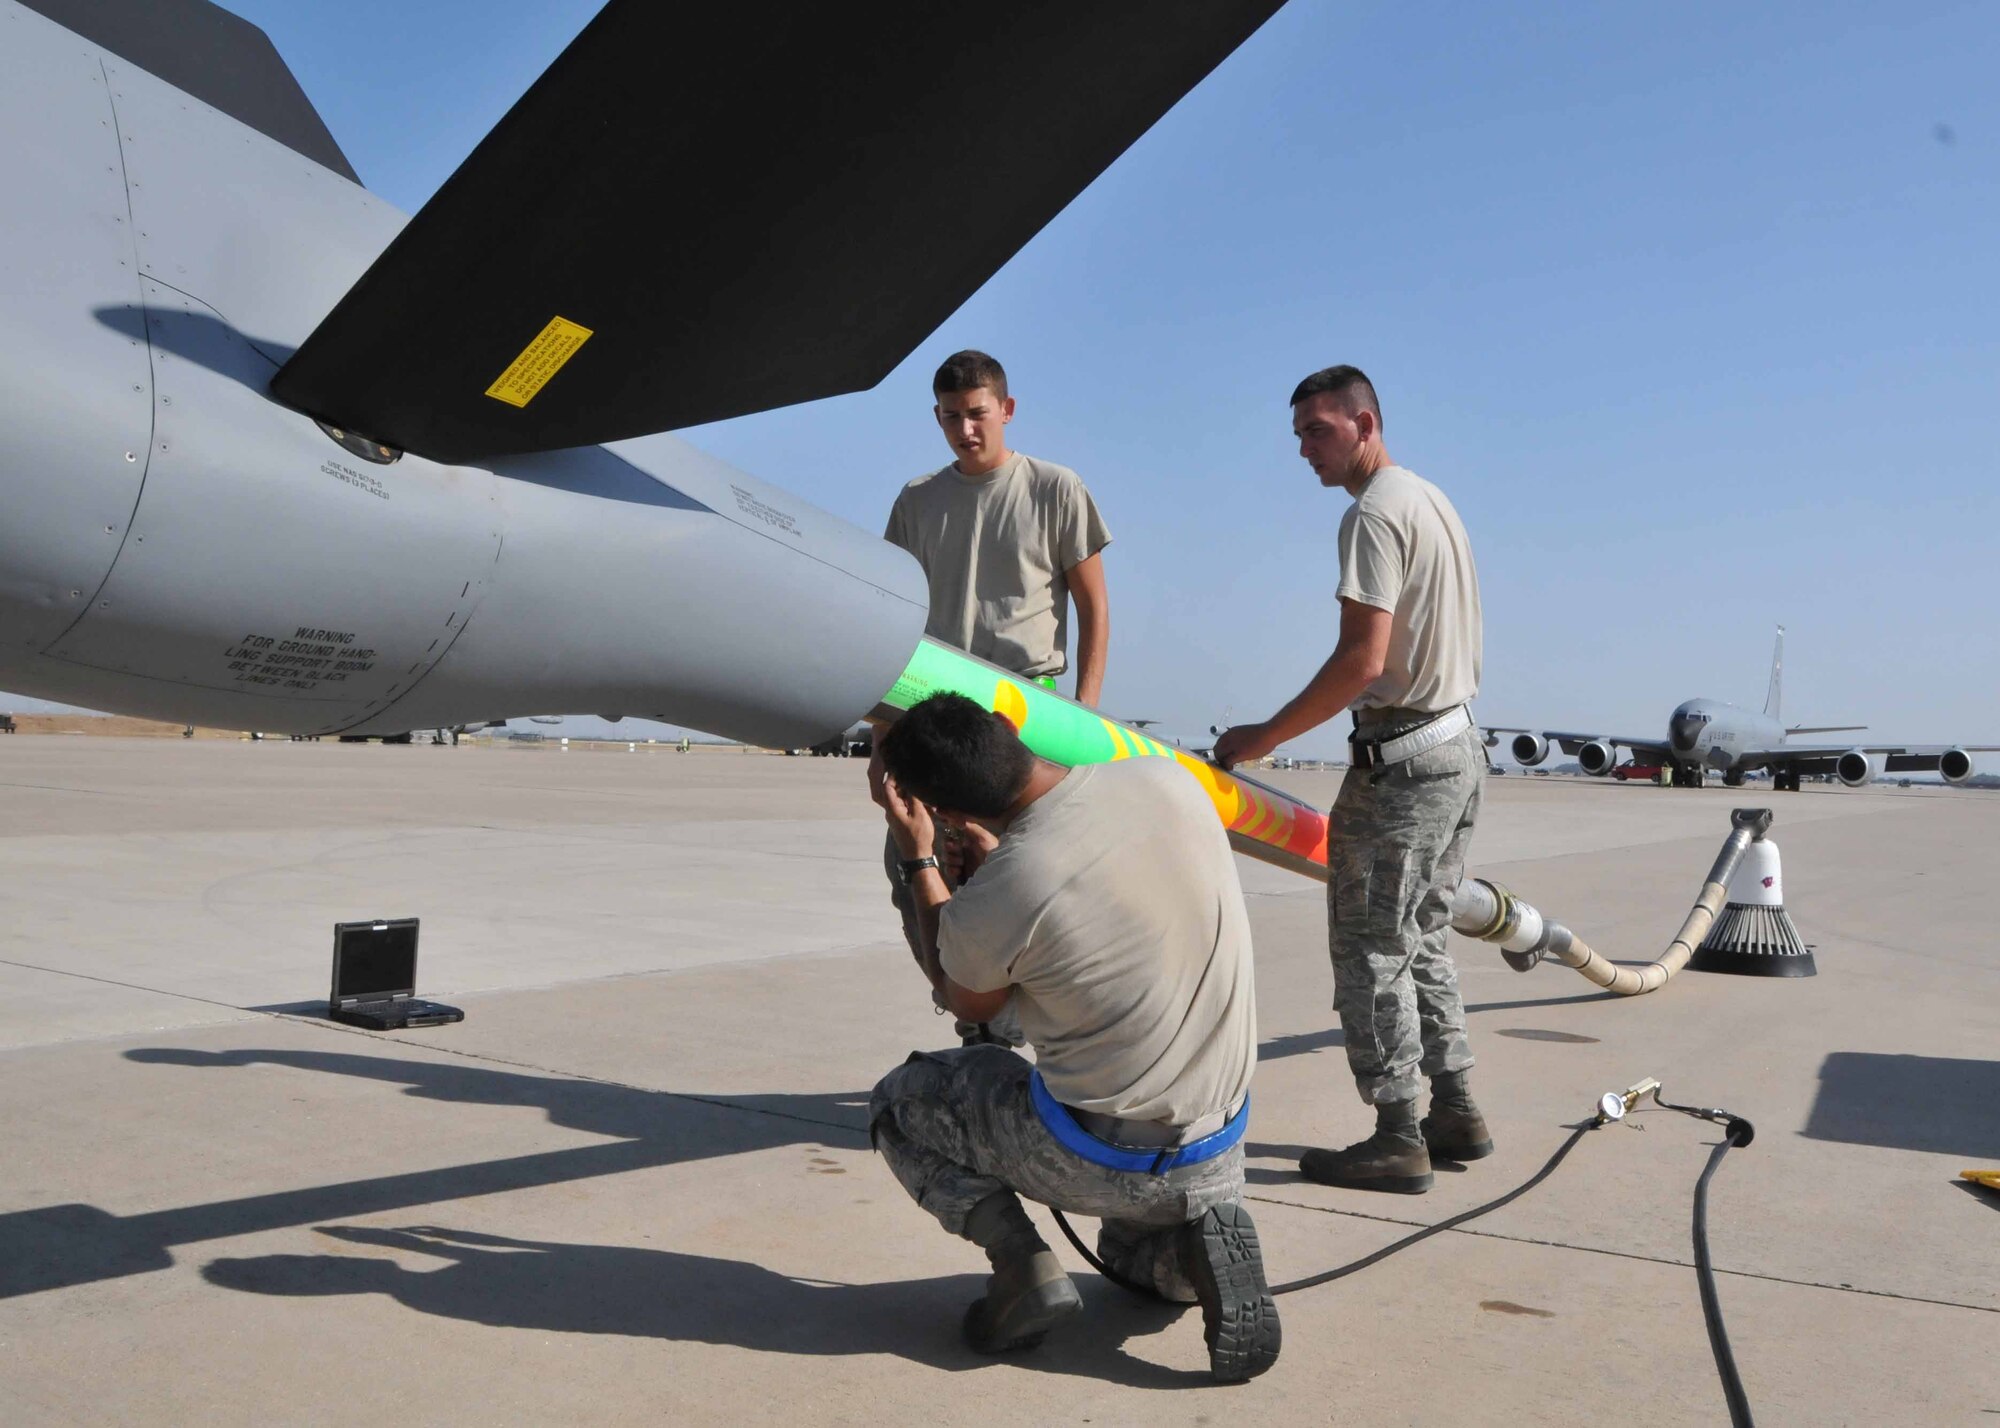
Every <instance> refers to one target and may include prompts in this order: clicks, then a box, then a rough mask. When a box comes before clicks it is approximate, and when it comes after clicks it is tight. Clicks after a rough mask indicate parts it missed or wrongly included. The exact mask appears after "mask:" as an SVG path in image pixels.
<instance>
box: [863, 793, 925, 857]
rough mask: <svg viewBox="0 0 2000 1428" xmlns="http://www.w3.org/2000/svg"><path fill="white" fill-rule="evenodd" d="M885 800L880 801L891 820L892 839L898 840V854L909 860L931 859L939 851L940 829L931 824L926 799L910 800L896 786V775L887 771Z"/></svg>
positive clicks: (882, 797) (886, 815) (883, 798)
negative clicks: (938, 835)
mask: <svg viewBox="0 0 2000 1428" xmlns="http://www.w3.org/2000/svg"><path fill="white" fill-rule="evenodd" d="M880 788H881V797H879V798H878V799H876V802H877V803H880V804H881V805H882V812H883V814H884V816H885V817H886V818H887V820H888V824H889V836H890V837H892V838H894V839H895V840H896V851H897V852H898V853H900V854H902V856H903V857H904V858H905V859H909V858H929V857H932V856H934V855H935V854H936V852H937V829H936V828H935V827H934V826H933V825H932V823H931V811H930V809H928V808H926V807H925V806H924V803H923V800H922V799H917V798H910V797H908V796H906V795H905V794H904V792H903V790H902V789H901V788H899V787H897V786H896V778H895V775H894V774H890V773H887V772H884V773H883V775H882V780H881V784H880Z"/></svg>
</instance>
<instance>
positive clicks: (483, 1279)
mask: <svg viewBox="0 0 2000 1428" xmlns="http://www.w3.org/2000/svg"><path fill="white" fill-rule="evenodd" d="M320 1233H321V1234H324V1235H327V1236H329V1237H331V1238H333V1239H337V1240H342V1241H346V1242H348V1243H351V1244H361V1245H369V1246H373V1247H376V1248H380V1249H391V1250H398V1251H403V1252H406V1253H409V1254H414V1255H425V1256H429V1257H431V1258H432V1259H433V1260H442V1261H443V1262H444V1267H443V1268H433V1267H430V1266H425V1267H423V1268H417V1269H407V1268H404V1267H403V1266H402V1265H401V1264H398V1263H396V1262H394V1261H392V1260H386V1259H383V1258H381V1257H379V1256H370V1257H368V1258H360V1257H356V1256H351V1255H339V1254H325V1255H298V1254H274V1255H264V1256H260V1257H257V1258H251V1259H218V1260H214V1261H212V1262H211V1263H209V1264H208V1265H206V1266H204V1267H203V1269H202V1278H204V1279H206V1280H207V1281H208V1282H209V1283H210V1284H214V1285H219V1286H221V1287H223V1288H226V1289H235V1290H241V1291H245V1292H248V1293H254V1294H281V1295H338V1294H384V1295H387V1296H389V1297H390V1298H392V1299H394V1300H396V1301H397V1302H398V1303H400V1304H402V1305H403V1306H405V1307H406V1308H409V1309H412V1310H415V1311H417V1312H418V1313H423V1314H435V1315H437V1316H439V1317H441V1318H447V1319H462V1320H465V1321H467V1322H469V1323H474V1324H486V1325H490V1326H493V1327H495V1328H510V1329H531V1330H535V1331H538V1332H543V1333H565V1334H626V1335H633V1336H637V1337H641V1338H656V1339H675V1340H683V1341H686V1342H689V1343H705V1344H728V1345H732V1346H735V1347H737V1348H745V1349H752V1350H755V1351H758V1352H762V1353H784V1354H808V1355H820V1354H825V1355H844V1354H895V1355H897V1356H899V1357H901V1358H905V1359H908V1360H910V1361H912V1362H914V1363H919V1364H923V1365H925V1366H927V1367H930V1368H934V1369H942V1370H947V1371H953V1372H956V1371H960V1370H965V1369H973V1368H978V1367H981V1366H982V1365H986V1364H991V1363H995V1362H999V1360H995V1359H993V1358H989V1357H986V1356H983V1355H980V1354H975V1353H973V1352H972V1351H971V1350H970V1349H967V1348H966V1347H965V1346H964V1344H963V1343H962V1342H960V1340H959V1337H958V1334H957V1330H956V1325H957V1322H958V1319H959V1316H960V1314H961V1313H962V1312H963V1309H964V1306H965V1305H966V1304H969V1303H970V1302H971V1301H972V1300H974V1299H976V1298H977V1297H978V1296H979V1294H980V1293H981V1291H982V1290H983V1288H984V1285H985V1281H984V1278H983V1276H980V1275H955V1276H951V1277H949V1278H943V1279H925V1280H915V1281H906V1282H900V1283H889V1284H829V1283H825V1282H824V1281H815V1280H809V1279H800V1278H794V1277H793V1276H791V1275H788V1274H784V1273H781V1272H779V1271H777V1270H773V1269H767V1268H765V1267H764V1266H762V1265H758V1264H751V1263H747V1262H745V1261H742V1260H732V1259H721V1258H716V1257H714V1256H709V1255H698V1254H686V1253H682V1252H680V1251H676V1250H659V1249H639V1248H634V1247H631V1246H627V1245H593V1244H566V1243H560V1242H551V1241H541V1240H521V1239H512V1238H508V1237H505V1236H501V1235H492V1234H484V1233H478V1232H473V1231H467V1230H453V1229H445V1228H440V1227H437V1226H433V1225H420V1226H412V1227H409V1228H407V1229H397V1230H385V1229H373V1228H365V1227H360V1226H348V1225H323V1226H321V1227H320ZM1079 1288H1080V1289H1081V1290H1082V1291H1083V1295H1084V1299H1085V1304H1086V1312H1085V1313H1084V1314H1083V1315H1081V1316H1079V1317H1078V1318H1077V1319H1075V1320H1073V1321H1071V1322H1070V1323H1069V1324H1067V1325H1065V1326H1064V1327H1063V1329H1062V1330H1061V1331H1060V1332H1059V1333H1058V1334H1057V1335H1056V1336H1054V1337H1053V1338H1051V1339H1050V1341H1049V1342H1048V1343H1046V1344H1044V1345H1043V1346H1042V1347H1041V1348H1039V1349H1037V1350H1035V1351H1033V1352H1032V1353H1028V1354H1025V1355H1017V1356H1011V1357H1009V1358H1008V1359H1006V1360H1005V1362H1008V1363H1010V1364H1013V1365H1014V1366H1016V1367H1021V1368H1034V1369H1039V1370H1042V1371H1045V1372H1050V1373H1064V1374H1079V1375H1083V1376H1086V1377H1090V1378H1094V1379H1099V1380H1103V1381H1106V1382H1111V1383H1119V1384H1124V1385H1127V1386H1130V1387H1135V1388H1169V1387H1180V1386H1185V1385H1188V1384H1195V1383H1205V1382H1207V1381H1208V1375H1207V1374H1205V1373H1200V1374H1196V1373H1190V1372H1187V1371H1183V1370H1178V1369H1170V1368H1166V1367H1163V1366H1160V1365H1156V1364H1151V1363H1148V1362H1146V1361H1144V1360H1142V1359H1138V1358H1135V1357H1133V1356H1131V1355H1130V1354H1128V1353H1126V1352H1124V1350H1123V1347H1122V1346H1123V1344H1124V1342H1125V1341H1126V1340H1127V1339H1129V1338H1131V1337H1133V1336H1134V1335H1135V1334H1147V1333H1151V1332H1154V1331H1155V1330H1158V1329H1160V1328H1161V1327H1163V1326H1165V1325H1166V1324H1168V1323H1170V1322H1171V1321H1172V1320H1173V1319H1174V1318H1175V1317H1176V1316H1177V1315H1178V1314H1179V1313H1180V1312H1181V1309H1182V1306H1178V1305H1175V1306H1169V1305H1154V1304H1142V1303H1140V1302H1139V1301H1137V1300H1134V1299H1132V1298H1131V1296H1129V1295H1127V1294H1125V1293H1124V1292H1123V1291H1121V1290H1118V1289H1115V1288H1113V1287H1112V1286H1111V1285H1109V1284H1107V1283H1104V1282H1102V1281H1092V1280H1090V1279H1088V1278H1085V1279H1083V1280H1082V1281H1080V1283H1079ZM1199 1324H1200V1320H1199V1315H1198V1313H1197V1314H1196V1315H1195V1316H1194V1317H1193V1320H1192V1323H1191V1325H1190V1332H1194V1333H1199Z"/></svg>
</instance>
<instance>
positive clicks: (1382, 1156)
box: [1299, 1101, 1435, 1195]
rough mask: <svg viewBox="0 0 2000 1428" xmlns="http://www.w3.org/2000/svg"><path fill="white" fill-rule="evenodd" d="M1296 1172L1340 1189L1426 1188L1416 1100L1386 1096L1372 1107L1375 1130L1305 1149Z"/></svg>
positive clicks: (1413, 1191) (1427, 1161) (1408, 1191)
mask: <svg viewBox="0 0 2000 1428" xmlns="http://www.w3.org/2000/svg"><path fill="white" fill-rule="evenodd" d="M1299 1173H1300V1174H1301V1175H1303V1176H1305V1177H1306V1179H1308V1180H1317V1181H1318V1182H1319V1183H1320V1184H1322V1185H1336V1186H1339V1187H1340V1188H1341V1189H1343V1190H1384V1191H1387V1192H1389V1193H1390V1194H1394V1195H1421V1194H1423V1193H1424V1191H1426V1190H1428V1189H1430V1188H1431V1181H1432V1180H1433V1179H1434V1178H1435V1177H1433V1176H1432V1174H1431V1153H1430V1150H1429V1148H1428V1147H1427V1146H1425V1144H1424V1137H1423V1134H1422V1133H1421V1132H1420V1131H1419V1130H1418V1129H1417V1103H1416V1102H1415V1101H1392V1102H1389V1103H1387V1104H1384V1105H1379V1106H1377V1107H1376V1108H1375V1134H1373V1135H1371V1136H1369V1137H1368V1139H1366V1140H1364V1141H1360V1142H1357V1143H1356V1144H1354V1145H1350V1146H1347V1147H1346V1148H1344V1149H1342V1150H1309V1151H1307V1152H1306V1153H1305V1154H1304V1155H1302V1156H1300V1157H1299Z"/></svg>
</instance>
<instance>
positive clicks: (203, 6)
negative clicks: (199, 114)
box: [21, 0, 361, 183]
mask: <svg viewBox="0 0 2000 1428" xmlns="http://www.w3.org/2000/svg"><path fill="white" fill-rule="evenodd" d="M21 3H22V4H23V5H26V6H27V7H28V8H29V9H30V10H34V11H36V12H38V13H40V14H41V15H42V16H43V17H45V18H46V19H50V20H53V21H55V22H56V23H57V24H58V25H61V26H62V27H63V28H64V29H66V30H71V31H74V32H75V33H76V34H79V35H81V36H82V37H83V38H84V39H86V40H88V41H90V43H92V44H93V45H99V46H102V47H103V48H104V49H107V50H109V51H111V53H113V54H114V55H117V56H118V57H119V58H120V59H124V60H129V61H130V62H131V63H133V64H135V65H137V66H139V68H140V69H143V70H145V71H146V72H147V73H148V74H151V75H152V76H153V77H154V78H155V79H161V80H165V81H166V82H167V83H168V84H171V85H172V86H173V87H174V88H176V89H178V90H181V91H182V92H184V93H187V94H191V95H193V96H194V97H195V98H196V99H199V100H200V101H201V102H202V103H204V104H208V105H212V106H213V107H215V108H217V109H220V110H221V111H222V112H223V113H224V114H227V115H228V116H229V117H230V118H232V119H236V120H240V121H241V122H243V123H245V124H248V125H249V126H250V127H251V128H252V129H255V130H256V131H257V132H258V133H260V134H262V135H264V137H265V138H267V139H274V140H276V141H277V142H278V143H280V144H283V145H284V146H285V147H286V148H288V149H291V150H293V151H294V152H296V153H300V154H303V155H305V156H306V157H307V158H309V159H311V160H312V161H313V162H314V163H316V164H321V165H323V166H325V167H326V168H329V169H332V170H333V171H334V172H335V173H337V174H339V175H340V176H341V177H342V178H347V179H353V180H354V182H356V183H359V182H361V180H360V179H359V178H356V177H355V173H354V165H352V164H350V163H349V162H348V161H347V155H345V154H343V153H342V152H341V151H340V145H339V144H337V143H335V142H334V138H333V135H332V134H330V133H329V132H327V127H326V123H325V121H323V120H322V119H321V118H320V117H319V111H318V110H316V109H314V108H313V105H312V100H310V99H308V98H307V97H306V92H305V90H304V89H302V88H300V87H299V82H298V79H297V78H296V77H295V76H294V75H293V74H292V72H291V70H290V69H289V68H287V66H286V64H285V61H284V58H283V56H281V55H280V54H279V53H278V51H277V49H276V48H275V47H274V46H273V45H272V44H271V40H270V37H269V36H268V35H266V34H265V33H264V32H263V31H262V30H260V29H258V28H257V27H256V26H255V25H253V24H251V23H250V22H249V21H248V20H245V19H242V18H241V17H239V16H236V15H232V14H230V13H229V12H228V11H227V10H224V9H223V8H222V7H221V6H219V5H211V4H210V3H208V0H21Z"/></svg>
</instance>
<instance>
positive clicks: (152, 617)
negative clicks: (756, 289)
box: [0, 0, 927, 746]
mask: <svg viewBox="0 0 2000 1428" xmlns="http://www.w3.org/2000/svg"><path fill="white" fill-rule="evenodd" d="M0 133H4V134H6V135H7V143H6V144H5V145H4V146H0V192H4V193H5V194H6V195H7V199H6V202H5V203H4V204H0V511H4V516H0V689H9V690H15V691H18V692H21V693H25V694H30V695H34V696H38V697H40V698H45V699H53V700H60V701H63V702H66V703H72V704H79V705H83V706H86V707H90V708H96V709H105V710H111V711H116V712H120V713H127V714H136V715H144V716H149V717H153V718H159V719H166V720H172V721H174V722H177V723H194V724H202V725H209V726H217V727H223V728H237V729H256V730H266V731H271V732H277V733H298V734H323V733H348V732H353V733H391V732H399V731H403V730H408V729H413V728H433V727H441V726H451V725H458V724H467V723H473V722H477V721H480V720H488V719H503V718H508V717H512V716H517V715H536V714H553V713H559V712H590V713H598V714H603V715H605V716H607V717H613V718H616V717H620V716H624V715H628V714H629V715H635V716H649V717H657V718H662V719H666V720H670V721H672V722H675V723H680V724H685V725H690V726H693V727H697V728H702V729H707V730H711V731H714V732H716V733H719V734H723V735H725V736H728V737H732V738H737V739H743V740H748V741H754V742H758V743H763V744H768V745H782V746H805V745H808V744H811V743H813V742H816V741H817V740H820V739H823V738H825V737H826V736H828V735H829V734H832V733H834V732H836V731H838V730H842V729H845V728H847V727H848V726H849V725H850V724H851V723H853V721H854V720H855V719H856V718H858V717H860V716H861V715H863V714H865V713H866V712H867V711H868V710H869V709H870V708H872V707H873V706H874V704H875V702H876V701H877V700H878V699H879V698H880V696H881V694H882V692H883V691H884V690H886V689H887V688H889V686H890V685H891V684H893V683H894V682H895V680H896V678H897V676H898V675H899V674H900V673H901V672H902V669H903V666H904V664H905V662H906V661H907V660H908V658H909V657H910V654H911V652H912V651H913V650H914V649H915V647H916V645H917V643H918V640H919V639H920V637H921V636H922V633H923V628H924V620H925V611H926V605H927V592H926V589H925V584H924V580H923V576H922V572H921V570H920V569H919V567H918V566H917V564H916V562H915V560H914V559H912V558H911V557H910V556H909V555H908V554H906V553H905V552H903V551H901V550H899V549H897V548H895V547H893V546H891V545H889V544H887V543H886V542H884V541H883V540H881V539H880V538H879V537H878V536H876V535H874V534H872V533H869V532H866V531H862V530H860V529H858V528H856V527H854V526H852V525H849V524H847V523H846V522H844V521H841V520H839V519H837V518H835V517H834V516H831V515H829V514H828V513H826V512H824V511H821V510H818V509H817V508H815V507H813V506H812V505H810V504H808V503H807V502H805V501H802V500H800V499H799V498H798V497H796V496H794V495H791V494H790V493H788V492H786V491H784V490H781V489H780V488H778V487H776V486H772V485H769V484H767V483H765V482H763V481H760V480H758V479H757V478H755V477H752V476H749V475H746V474H744V473H742V472H739V471H736V470H733V469H731V468H730V467H728V466H726V465H724V464H723V463H722V462H720V461H717V460H715V459H713V458H711V457H708V456H706V455H704V454H702V453H701V452H699V451H697V450H695V449H694V448H693V447H691V446H689V445H687V444H686V443H685V442H682V441H680V440H678V439H676V438H674V437H671V436H655V437H645V438H641V439H638V440H634V441H627V442H618V443H614V444H612V445H610V446H605V447H589V448H576V449H569V450H563V451H556V452H549V453H544V454H540V455H530V456H521V457H513V458H506V459H502V460H498V461H495V462H492V463H490V465H488V466H485V467H469V466H451V465H442V464H439V463H435V462H432V461H427V460H425V459H424V458H422V457H420V456H416V455H404V456H402V457H401V458H400V459H398V460H395V461H394V462H393V463H391V464H377V463H375V462H374V461H372V460H370V459H368V453H369V450H370V448H369V447H368V445H367V444H366V443H362V442H358V441H352V440H350V441H349V443H348V444H347V445H343V444H341V442H339V441H337V440H336V438H335V437H334V436H333V435H330V434H329V433H328V432H327V431H326V430H324V429H322V428H321V427H320V426H319V424H318V423H316V422H314V421H313V420H311V419H310V418H308V417H306V416H304V415H302V414H300V413H299V412H296V411H293V410H291V409H289V408H287V407H285V406H283V405H281V404H280V403H278V402H277V401H275V400H273V399H272V397H271V396H270V395H269V393H268V386H269V383H270V379H271V376H272V374H273V373H274V372H275V371H276V370H277V369H278V367H279V366H280V365H281V364H282V363H283V362H284V361H285V360H286V358H287V357H289V355H290V353H291V351H292V349H293V348H294V347H296V346H297V345H298V344H299V343H301V342H302V341H304V340H305V338H306V336H307V335H308V334H309V333H311V332H312V331H313V329H314V327H315V325H316V324H318V323H319V322H320V320H321V319H322V318H323V317H324V316H325V315H326V313H327V311H328V310H329V309H330V308H331V307H332V306H333V304H334V303H335V302H336V301H337V300H338V299H339V298H340V297H341V295H342V294H343V293H345V292H346V291H347V290H348V289H349V288H350V287H351V286H352V285H353V284H354V282H355V280H356V278H357V277H359V276H360V275H361V274H362V272H363V271H365V270H366V269H367V268H368V266H369V265H370V263H371V262H373V261H374V259H375V258H376V257H377V255H378V254H380V253H381V252H382V250H383V248H384V247H385V246H386V245H387V244H388V242H389V241H390V240H391V239H392V238H393V237H394V236H395V235H396V234H397V232H398V231H399V229H400V228H401V227H402V225H403V223H404V222H405V219H404V216H403V215H402V214H400V213H398V212H396V211H395V210H394V209H392V208H391V207H389V206H388V205H387V204H385V203H383V202H382V201H381V200H379V199H377V198H375V197H373V196H372V195H370V194H369V193H368V192H366V191H365V190H364V189H362V188H360V187H358V186H357V185H355V184H354V183H352V182H350V181H349V180H348V179H346V178H345V177H343V176H341V175H339V174H336V173H334V172H333V171H331V170H330V169H327V168H324V167H322V166H320V165H318V164H315V163H313V162H311V161H310V160H308V159H305V158H303V157H301V156H300V155H299V154H298V153H295V152H293V151H292V150H290V149H288V148H286V147H284V146H282V145H280V144H278V143H275V142H273V141H272V140H270V139H268V138H266V137H265V136H264V135H262V134H260V133H258V132H257V131H255V130H253V129H250V128H248V127H246V126H245V125H243V124H241V123H238V122H237V121H236V120H234V119H232V118H229V117H228V116H227V115H224V114H222V113H221V112H219V111H217V110H215V109H212V108H210V107H208V106H207V105H204V104H202V103H201V102H199V101H198V100H195V99H193V98H191V97H190V96H189V95H187V94H185V93H183V92H182V91H180V90H178V89H175V88H173V87H171V86H169V85H167V84H165V83H163V82H162V81H160V80H158V79H155V78H154V77H152V76H151V75H149V74H147V73H146V72H144V71H143V70H140V69H139V68H137V67H136V66H134V65H132V64H130V63H127V62H126V61H123V60H121V59H119V58H117V57H116V56H115V55H112V54H111V53H109V52H108V51H105V50H102V49H100V48H98V47H97V46H94V45H92V44H91V43H89V42H88V41H86V40H83V39H81V38H79V37H78V36H77V35H75V34H74V33H72V32H70V31H68V30H65V29H63V28H61V27H60V26H57V25H55V24H53V23H51V22H50V21H48V20H45V19H43V18H42V17H41V16H39V15H37V14H35V13H33V12H31V11H28V10H26V9H24V8H22V7H20V6H17V5H13V4H11V3H7V0H0ZM496 241H504V238H503V237H502V238H496ZM430 336H431V335H430V334H427V333H425V332H422V331H411V332H410V333H409V334H408V341H409V342H410V343H411V344H413V345H416V346H418V347H421V346H422V345H423V344H424V343H425V342H426V341H427V340H429V338H430ZM774 672H779V673H778V674H777V676H776V677H774Z"/></svg>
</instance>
